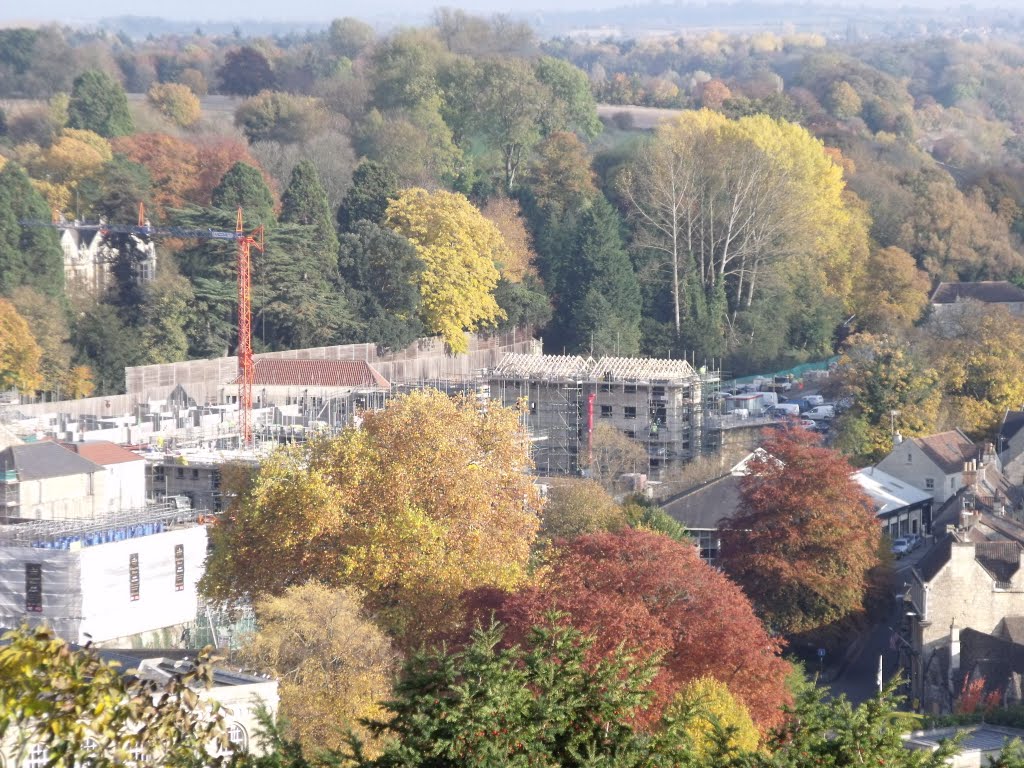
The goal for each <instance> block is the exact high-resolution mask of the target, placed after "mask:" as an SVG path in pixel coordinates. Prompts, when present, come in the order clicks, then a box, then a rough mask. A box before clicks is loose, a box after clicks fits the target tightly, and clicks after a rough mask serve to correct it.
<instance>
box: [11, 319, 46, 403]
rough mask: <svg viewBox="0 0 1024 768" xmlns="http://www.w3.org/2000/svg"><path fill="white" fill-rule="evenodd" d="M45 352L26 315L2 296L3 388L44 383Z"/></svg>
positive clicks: (31, 386)
mask: <svg viewBox="0 0 1024 768" xmlns="http://www.w3.org/2000/svg"><path fill="white" fill-rule="evenodd" d="M41 358H42V351H41V350H40V349H39V345H38V344H36V340H35V337H33V336H32V331H31V330H29V327H28V323H27V322H25V318H23V317H22V316H21V315H19V314H18V310H16V309H15V308H14V305H13V304H11V302H9V301H8V300H7V299H0V391H2V390H7V389H11V388H12V387H13V388H16V389H19V390H23V391H27V390H32V389H35V388H36V387H38V386H39V385H40V384H42V381H43V377H42V376H41V375H40V373H39V361H40V359H41Z"/></svg>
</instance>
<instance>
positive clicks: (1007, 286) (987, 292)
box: [932, 280, 1024, 304]
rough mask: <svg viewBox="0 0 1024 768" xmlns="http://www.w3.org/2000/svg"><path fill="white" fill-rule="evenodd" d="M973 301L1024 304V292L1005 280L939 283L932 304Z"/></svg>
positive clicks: (933, 294)
mask: <svg viewBox="0 0 1024 768" xmlns="http://www.w3.org/2000/svg"><path fill="white" fill-rule="evenodd" d="M967 299H973V300H975V301H984V302H986V303H988V304H1009V303H1014V302H1024V290H1021V289H1020V288H1018V287H1017V286H1016V285H1014V284H1013V283H1010V282H1007V281H1005V280H986V281H983V282H977V283H939V284H938V285H937V286H936V288H935V291H934V292H933V293H932V304H954V303H956V302H958V301H965V300H967Z"/></svg>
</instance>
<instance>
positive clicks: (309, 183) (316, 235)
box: [281, 160, 338, 282]
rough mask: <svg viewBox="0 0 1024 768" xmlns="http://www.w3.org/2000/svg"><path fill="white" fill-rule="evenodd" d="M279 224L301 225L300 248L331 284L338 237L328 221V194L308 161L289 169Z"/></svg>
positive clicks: (329, 211) (334, 271) (334, 275)
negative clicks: (304, 235) (290, 170)
mask: <svg viewBox="0 0 1024 768" xmlns="http://www.w3.org/2000/svg"><path fill="white" fill-rule="evenodd" d="M281 221H282V222H283V223H289V224H297V225H302V226H303V227H305V228H308V230H309V234H308V235H307V236H306V237H305V238H304V239H303V242H302V247H303V249H304V250H306V251H307V252H308V256H309V258H311V259H312V260H313V261H314V262H315V263H316V264H317V269H319V270H320V272H321V274H322V275H323V276H324V277H325V278H327V279H329V280H331V281H332V282H333V281H335V280H336V278H337V269H336V265H337V254H338V235H337V233H336V232H335V231H334V223H333V222H332V221H331V209H330V206H329V205H328V203H327V192H326V191H325V190H324V186H323V184H321V183H320V175H319V174H318V173H317V170H316V166H315V165H313V163H312V161H310V160H302V161H301V162H300V163H299V164H298V165H296V166H295V168H293V169H292V177H291V180H290V181H289V182H288V188H287V189H285V191H284V194H283V195H281Z"/></svg>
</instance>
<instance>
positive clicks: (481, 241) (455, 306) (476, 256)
mask: <svg viewBox="0 0 1024 768" xmlns="http://www.w3.org/2000/svg"><path fill="white" fill-rule="evenodd" d="M387 223H388V226H389V227H391V228H392V229H394V230H395V231H396V232H398V233H399V234H401V235H403V236H404V237H406V238H408V239H409V241H410V242H412V244H413V245H414V246H415V247H416V251H417V253H418V254H419V256H420V259H421V260H422V261H423V264H424V269H423V272H422V274H421V276H420V294H421V296H422V303H421V305H420V316H421V319H422V320H423V323H424V325H425V326H426V327H427V330H428V331H430V332H432V333H437V334H440V335H441V337H442V338H443V339H444V341H445V343H446V344H447V345H448V346H449V347H450V348H451V350H452V351H453V352H455V353H456V354H459V353H463V352H465V351H466V350H467V348H468V347H467V341H466V336H465V331H475V330H478V329H479V328H486V327H488V326H490V325H493V324H494V323H496V322H497V321H498V320H500V319H501V318H502V312H501V309H500V308H499V307H498V304H497V302H496V301H495V300H494V288H495V286H496V285H497V282H498V269H497V267H495V262H502V261H504V260H506V258H507V257H506V255H505V254H506V250H507V246H506V245H505V242H504V240H503V239H502V237H501V233H500V232H499V231H498V229H497V227H495V226H494V225H493V224H492V223H491V222H489V221H488V220H487V219H485V218H484V217H483V215H481V213H480V211H478V210H477V209H476V208H475V207H473V204H472V203H470V202H469V200H467V199H466V198H465V197H464V196H462V195H460V194H457V193H452V192H444V191H438V192H434V193H430V192H427V191H426V190H424V189H407V190H404V191H403V192H402V193H401V194H400V195H399V196H398V198H397V199H395V200H394V201H392V202H391V203H390V204H389V205H388V209H387Z"/></svg>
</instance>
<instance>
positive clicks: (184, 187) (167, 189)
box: [113, 133, 227, 217]
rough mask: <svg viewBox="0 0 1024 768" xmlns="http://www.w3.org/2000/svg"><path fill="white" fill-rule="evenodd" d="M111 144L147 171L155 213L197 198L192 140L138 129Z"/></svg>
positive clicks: (196, 157) (197, 172) (197, 169)
mask: <svg viewBox="0 0 1024 768" xmlns="http://www.w3.org/2000/svg"><path fill="white" fill-rule="evenodd" d="M113 148H114V151H115V152H119V153H121V154H123V155H124V156H125V157H127V158H128V159H129V160H131V161H132V162H134V163H138V164H139V165H142V166H143V167H145V168H146V170H147V171H149V176H150V180H151V182H152V189H153V196H152V199H153V205H154V206H155V209H156V210H155V212H156V214H157V215H158V216H161V217H163V216H165V215H166V213H167V211H168V210H169V209H171V208H182V207H184V206H185V205H187V204H188V203H194V202H197V201H196V200H195V198H196V197H197V194H198V192H197V181H198V178H199V176H200V159H199V151H198V150H197V149H196V147H195V146H194V145H192V144H191V143H189V142H187V141H184V140H183V139H178V138H175V137H172V136H168V135H166V134H163V133H137V134H135V135H133V136H123V137H121V138H119V139H117V140H115V141H114V142H113ZM226 170H227V169H225V171H226ZM217 181H220V177H218V178H217Z"/></svg>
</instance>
